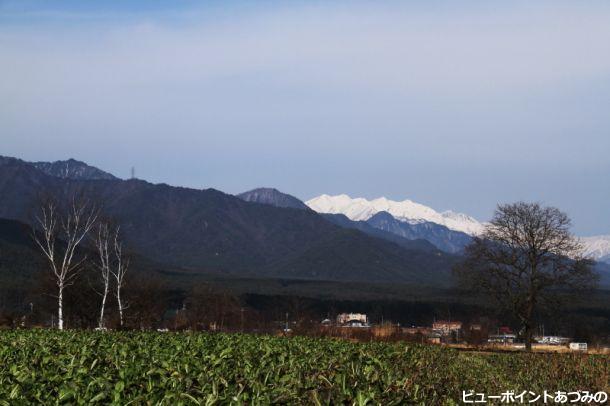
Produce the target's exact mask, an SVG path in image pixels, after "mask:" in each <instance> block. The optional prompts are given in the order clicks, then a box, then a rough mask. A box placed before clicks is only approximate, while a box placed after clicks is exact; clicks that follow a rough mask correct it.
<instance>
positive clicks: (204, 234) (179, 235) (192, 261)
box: [0, 160, 452, 284]
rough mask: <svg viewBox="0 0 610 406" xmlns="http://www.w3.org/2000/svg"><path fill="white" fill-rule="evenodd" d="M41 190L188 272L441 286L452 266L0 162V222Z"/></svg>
mask: <svg viewBox="0 0 610 406" xmlns="http://www.w3.org/2000/svg"><path fill="white" fill-rule="evenodd" d="M45 192H46V193H54V194H60V195H63V196H70V195H72V194H74V193H76V192H79V193H80V192H82V193H85V194H86V195H88V196H92V197H95V198H97V199H99V201H100V202H102V205H103V207H104V210H105V213H106V214H107V215H110V216H112V217H113V218H115V219H116V220H117V221H118V222H119V223H120V224H121V225H122V231H123V232H124V235H125V238H126V240H127V242H128V244H129V245H130V246H131V247H132V248H133V249H134V250H135V251H136V252H137V253H139V254H140V255H143V256H145V257H147V258H150V259H151V260H153V261H156V262H160V263H165V264H168V265H169V266H178V267H188V268H191V269H192V270H193V271H194V272H208V271H210V272H225V273H230V274H237V275H249V276H260V277H272V276H273V277H301V276H303V277H308V276H307V275H314V274H315V277H316V278H318V279H325V280H331V279H332V280H346V281H347V280H353V281H357V280H362V278H366V280H367V281H373V280H374V279H375V275H376V274H375V272H373V270H374V269H380V270H382V269H386V270H391V272H389V271H388V272H386V273H384V275H386V276H384V278H386V279H385V280H388V279H387V278H389V277H394V278H395V280H396V281H400V280H419V279H421V280H423V279H425V280H429V281H432V280H435V282H434V283H438V284H444V283H446V275H447V272H448V270H449V269H450V267H451V264H452V257H450V256H446V255H440V253H431V252H425V251H421V250H407V249H405V248H403V247H399V246H398V245H396V244H394V243H392V242H388V241H384V240H380V239H376V238H373V237H371V236H368V235H365V234H362V233H360V232H358V231H350V232H347V233H346V232H344V231H345V230H342V229H341V228H339V227H337V226H335V225H334V224H331V223H330V222H328V221H327V220H325V219H324V218H323V217H321V216H320V215H318V214H317V213H315V212H313V211H311V210H294V209H288V208H277V207H273V206H271V205H262V204H254V203H249V202H245V201H243V200H241V199H239V198H237V197H235V196H231V195H228V194H225V193H222V192H219V191H217V190H213V189H208V190H194V189H187V188H179V187H171V186H168V185H154V184H150V183H147V182H144V181H141V180H127V181H123V180H118V179H111V180H75V179H69V178H59V177H54V176H49V175H47V174H46V173H44V172H42V171H40V170H37V169H36V168H34V167H33V166H32V165H29V164H27V163H24V162H23V161H18V160H12V161H10V160H9V162H7V161H6V160H5V161H3V162H0V217H4V218H11V219H19V220H27V219H28V213H30V212H31V210H32V208H34V207H35V202H36V197H37V196H38V195H39V194H40V193H45ZM28 208H29V209H28ZM365 246H366V247H370V248H367V249H364V247H365ZM316 252H317V253H316ZM350 253H351V255H350ZM312 256H315V257H316V261H313V262H312V261H311V258H312ZM322 258H326V260H321V259H322ZM353 258H358V261H354V260H353ZM313 266H315V269H313V268H311V267H313ZM308 267H309V268H308ZM308 269H309V270H308Z"/></svg>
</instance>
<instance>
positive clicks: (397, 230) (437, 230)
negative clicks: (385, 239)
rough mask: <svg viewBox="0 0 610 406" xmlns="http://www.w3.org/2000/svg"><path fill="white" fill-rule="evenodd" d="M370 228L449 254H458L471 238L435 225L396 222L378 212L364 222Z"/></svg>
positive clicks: (382, 212) (387, 215) (388, 215)
mask: <svg viewBox="0 0 610 406" xmlns="http://www.w3.org/2000/svg"><path fill="white" fill-rule="evenodd" d="M366 223H367V224H369V225H370V226H372V227H375V228H378V229H380V230H384V231H386V232H389V233H393V234H396V235H399V236H401V237H404V238H407V239H410V240H414V239H424V240H426V241H429V242H430V243H432V244H434V245H435V246H436V247H437V248H438V249H440V250H442V251H445V252H449V253H460V252H462V251H463V250H464V247H466V245H468V244H470V242H471V241H472V237H471V236H469V235H468V234H466V233H462V232H459V231H453V230H449V229H448V228H447V227H445V226H441V225H439V224H436V223H431V222H422V223H415V224H411V223H407V222H405V221H398V220H396V219H395V218H394V217H393V216H392V215H391V214H390V213H388V212H385V211H380V212H379V213H377V214H375V215H373V216H372V217H371V218H369V219H368V220H367V221H366Z"/></svg>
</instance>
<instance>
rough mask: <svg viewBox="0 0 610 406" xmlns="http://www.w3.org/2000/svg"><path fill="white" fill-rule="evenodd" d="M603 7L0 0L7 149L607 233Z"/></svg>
mask: <svg viewBox="0 0 610 406" xmlns="http://www.w3.org/2000/svg"><path fill="white" fill-rule="evenodd" d="M609 44H610V3H608V2H602V1H590V2H560V1H552V2H472V1H469V2H462V3H461V4H460V7H457V5H456V3H454V2H443V1H426V2H398V1H396V2H391V1H375V2H372V1H371V2H366V1H351V2H339V1H335V2H332V1H325V2H297V1H292V2H272V1H264V2H231V1H222V2H221V1H215V2H194V1H183V2H169V1H168V2H161V1H141V2H124V1H121V2H119V1H116V2H82V1H69V2H66V1H58V2H47V1H27V0H26V1H0V94H2V97H1V98H0V137H1V144H0V154H3V155H12V156H18V157H21V158H23V159H27V160H56V159H65V158H68V157H74V158H78V159H81V160H85V161H87V162H89V163H91V164H94V165H96V166H99V167H101V168H103V169H106V170H108V171H110V172H113V173H114V174H116V175H118V176H122V177H127V176H129V170H130V168H131V167H132V166H135V167H136V171H137V175H138V176H139V177H141V178H144V179H147V180H150V181H153V182H165V183H169V184H174V185H184V186H190V187H196V188H206V187H214V188H217V189H220V190H223V191H226V192H228V193H237V192H241V191H244V190H248V189H251V188H254V187H258V186H274V187H277V188H278V189H280V190H283V191H286V192H288V193H291V194H294V195H295V196H298V197H300V198H302V199H308V198H311V197H313V196H316V195H319V194H322V193H328V194H338V193H347V194H349V195H351V196H363V197H368V198H372V197H377V196H381V195H383V196H386V197H388V198H393V199H405V198H410V199H412V200H415V201H418V202H421V203H423V204H427V205H430V206H431V207H433V208H435V209H437V210H446V209H453V210H458V211H462V212H465V213H468V214H471V215H474V216H475V217H477V218H479V219H481V220H486V219H488V218H489V216H490V215H491V213H492V212H493V209H494V207H495V205H496V204H497V203H499V202H511V201H516V200H533V201H541V202H544V203H546V204H551V205H555V206H558V207H560V208H562V209H563V210H565V211H567V212H568V213H569V214H570V215H571V216H572V218H573V220H574V225H575V228H574V230H575V231H576V232H577V233H579V234H583V235H592V234H602V233H605V234H608V233H610V205H609V204H608V202H609V201H610V114H608V106H610V45H609Z"/></svg>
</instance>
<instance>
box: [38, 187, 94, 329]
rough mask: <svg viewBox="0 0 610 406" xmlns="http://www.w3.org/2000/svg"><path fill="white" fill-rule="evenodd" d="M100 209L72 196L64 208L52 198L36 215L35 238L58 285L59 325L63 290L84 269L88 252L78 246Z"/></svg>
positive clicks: (61, 317) (59, 326)
mask: <svg viewBox="0 0 610 406" xmlns="http://www.w3.org/2000/svg"><path fill="white" fill-rule="evenodd" d="M97 216H98V210H97V209H96V208H95V207H94V206H93V205H91V204H90V203H89V202H87V201H86V200H84V199H77V198H76V197H73V198H72V201H71V202H70V204H69V205H68V207H67V209H66V210H65V211H62V210H60V209H59V207H58V204H57V203H56V202H54V201H53V200H48V201H47V202H45V203H43V204H42V205H41V208H40V212H39V213H38V215H36V223H37V224H36V226H37V228H38V229H39V230H38V231H34V233H33V238H34V241H35V242H36V244H37V245H38V246H39V247H40V249H41V250H42V253H43V254H44V256H45V257H46V258H47V260H48V262H49V265H50V268H51V273H52V276H53V278H54V279H55V283H56V285H57V327H58V328H59V330H63V329H64V302H63V299H64V290H65V288H66V287H67V286H69V285H71V284H72V282H73V280H74V278H75V277H76V276H77V274H78V272H79V271H80V270H81V268H82V265H83V262H84V261H85V260H86V256H85V255H80V256H79V253H78V248H79V246H80V245H81V243H82V242H83V240H84V239H85V237H86V236H87V234H88V233H89V231H90V230H91V228H92V227H93V226H94V225H95V222H96V220H97Z"/></svg>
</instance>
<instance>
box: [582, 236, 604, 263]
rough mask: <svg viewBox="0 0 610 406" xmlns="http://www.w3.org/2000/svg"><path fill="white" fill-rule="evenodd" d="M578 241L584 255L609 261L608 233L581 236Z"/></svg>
mask: <svg viewBox="0 0 610 406" xmlns="http://www.w3.org/2000/svg"><path fill="white" fill-rule="evenodd" d="M580 242H581V244H582V246H583V248H584V255H585V256H587V257H589V258H592V259H595V260H600V261H605V262H609V263H610V235H599V236H595V237H582V238H580Z"/></svg>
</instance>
